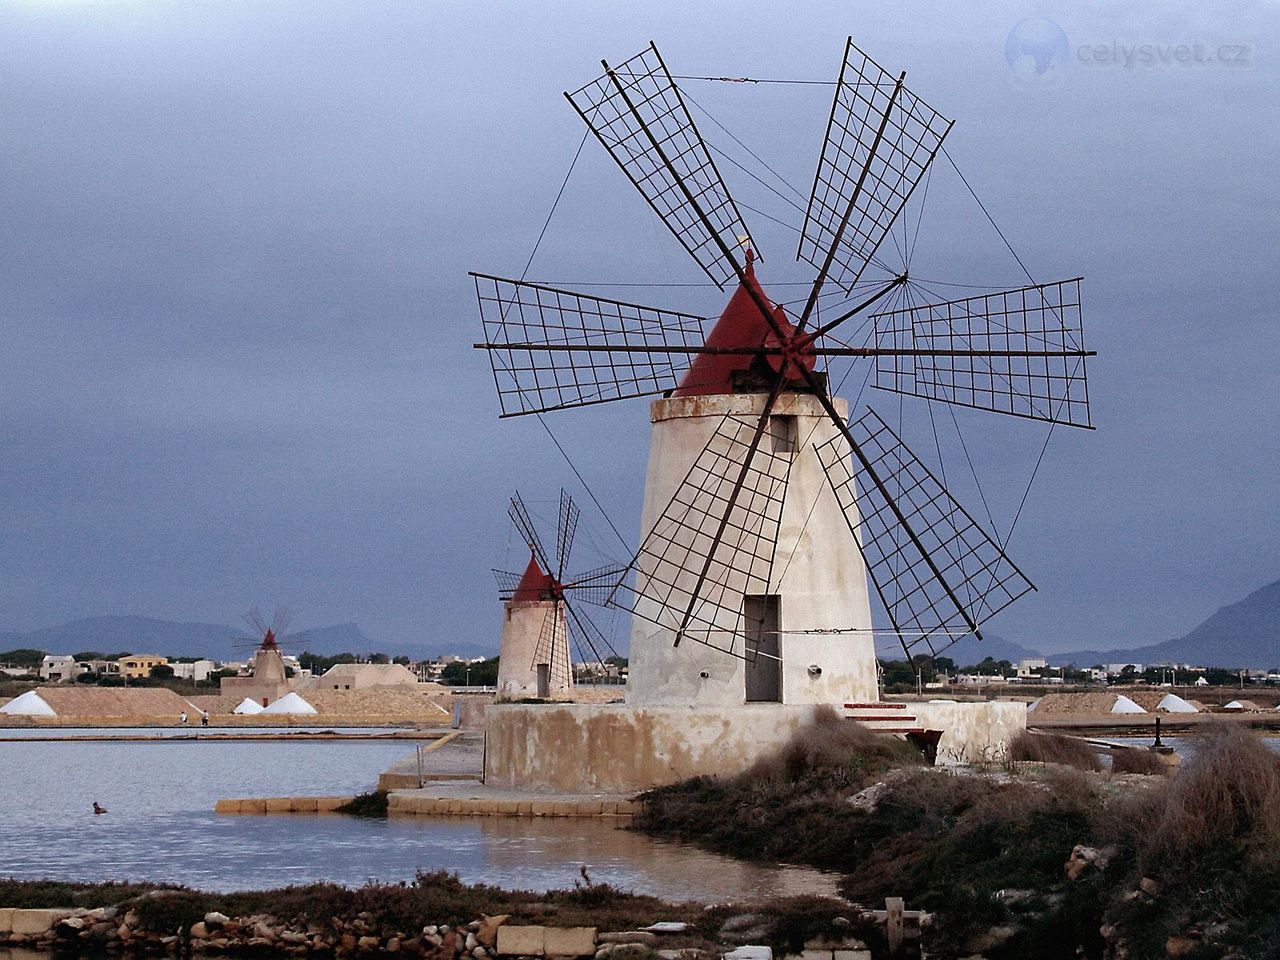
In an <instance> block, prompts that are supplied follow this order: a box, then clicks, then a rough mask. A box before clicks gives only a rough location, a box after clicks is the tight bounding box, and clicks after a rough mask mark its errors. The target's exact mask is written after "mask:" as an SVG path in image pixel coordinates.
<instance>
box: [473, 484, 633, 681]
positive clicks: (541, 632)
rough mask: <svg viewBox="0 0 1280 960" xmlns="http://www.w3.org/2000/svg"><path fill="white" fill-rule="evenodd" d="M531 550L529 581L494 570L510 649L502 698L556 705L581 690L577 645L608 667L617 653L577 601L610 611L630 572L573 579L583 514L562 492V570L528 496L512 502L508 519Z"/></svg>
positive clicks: (502, 670)
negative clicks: (572, 557)
mask: <svg viewBox="0 0 1280 960" xmlns="http://www.w3.org/2000/svg"><path fill="white" fill-rule="evenodd" d="M507 512H508V515H509V516H510V517H511V522H512V523H514V524H515V526H516V529H517V530H518V531H519V533H520V535H521V537H522V538H523V539H524V542H525V543H526V544H527V545H528V547H529V564H528V566H526V567H525V570H524V573H522V574H520V573H511V572H509V571H506V570H494V571H493V574H494V577H495V578H496V579H497V581H498V595H499V598H500V599H501V600H502V601H503V602H504V604H505V606H506V616H505V619H504V621H503V627H502V647H501V653H500V656H499V661H498V698H499V699H502V700H512V699H518V698H521V697H535V696H536V697H542V698H546V697H552V696H555V695H557V694H564V693H567V692H568V691H569V690H571V689H572V688H573V662H572V661H571V659H570V642H571V641H572V646H573V648H574V649H575V650H577V652H578V656H579V657H580V658H582V659H587V655H588V654H590V655H591V659H594V660H596V661H603V660H604V657H605V653H604V651H608V653H609V654H612V653H614V650H613V648H612V646H611V645H610V644H609V641H608V640H607V639H606V638H605V636H604V634H603V633H602V632H601V630H600V629H599V628H598V627H597V626H596V625H595V624H594V623H593V622H592V621H591V619H590V618H589V617H587V616H585V615H584V614H583V613H582V612H581V611H579V610H577V609H575V608H574V606H573V605H572V604H571V603H570V602H569V598H570V596H573V597H581V598H582V599H583V600H586V601H588V602H590V603H595V604H597V605H599V604H603V603H604V601H605V600H606V599H608V596H609V594H610V593H611V592H612V590H613V587H614V585H615V584H616V583H617V582H618V578H619V577H620V576H621V575H622V574H623V572H624V571H625V570H626V567H625V566H622V565H617V564H614V565H608V566H603V567H597V568H596V569H594V570H589V571H586V572H584V573H582V574H579V575H577V576H569V575H566V573H565V570H566V568H567V566H568V563H569V554H570V552H571V551H572V549H573V540H574V535H575V534H576V532H577V529H578V517H579V514H580V511H579V510H578V508H577V507H576V506H575V505H574V502H573V498H572V497H571V496H569V494H568V493H567V492H566V491H564V490H561V491H560V512H559V519H558V523H557V527H556V544H555V545H556V553H555V558H554V562H553V560H552V557H551V555H550V554H548V553H547V551H546V549H545V548H544V547H543V546H542V541H541V540H540V539H539V537H538V531H537V528H536V527H535V526H534V523H533V520H532V518H531V517H530V515H529V511H528V509H527V508H526V507H525V505H524V501H523V500H521V499H520V494H519V493H516V495H515V496H513V497H512V498H511V507H510V509H509V510H508V511H507Z"/></svg>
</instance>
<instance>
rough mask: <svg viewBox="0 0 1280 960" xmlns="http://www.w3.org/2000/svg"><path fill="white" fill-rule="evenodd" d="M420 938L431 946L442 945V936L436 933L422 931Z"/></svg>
mask: <svg viewBox="0 0 1280 960" xmlns="http://www.w3.org/2000/svg"><path fill="white" fill-rule="evenodd" d="M422 939H423V940H424V941H425V942H427V943H429V944H431V945H432V946H433V947H440V946H443V945H444V937H442V936H440V934H438V933H424V934H423V935H422Z"/></svg>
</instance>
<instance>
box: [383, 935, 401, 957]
mask: <svg viewBox="0 0 1280 960" xmlns="http://www.w3.org/2000/svg"><path fill="white" fill-rule="evenodd" d="M386 951H387V953H399V952H400V938H399V937H392V938H391V939H390V940H388V941H387V946H386Z"/></svg>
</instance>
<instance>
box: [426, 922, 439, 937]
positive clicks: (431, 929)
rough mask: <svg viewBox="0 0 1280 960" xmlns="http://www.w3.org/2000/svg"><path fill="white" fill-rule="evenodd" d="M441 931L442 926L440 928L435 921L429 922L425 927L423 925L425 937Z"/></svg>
mask: <svg viewBox="0 0 1280 960" xmlns="http://www.w3.org/2000/svg"><path fill="white" fill-rule="evenodd" d="M439 932H440V928H439V927H437V926H436V925H435V924H434V923H429V924H427V925H426V926H425V927H423V928H422V935H423V936H424V937H430V936H432V935H434V934H437V933H439Z"/></svg>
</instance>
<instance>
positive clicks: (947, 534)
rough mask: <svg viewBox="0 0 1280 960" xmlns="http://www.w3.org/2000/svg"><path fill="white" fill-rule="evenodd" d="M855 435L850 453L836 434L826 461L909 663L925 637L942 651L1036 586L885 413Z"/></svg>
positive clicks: (822, 452) (861, 424)
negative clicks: (888, 419) (950, 490)
mask: <svg viewBox="0 0 1280 960" xmlns="http://www.w3.org/2000/svg"><path fill="white" fill-rule="evenodd" d="M849 433H850V435H851V437H852V439H853V442H854V447H853V449H852V451H851V450H850V449H849V445H848V438H846V437H845V436H843V435H838V436H836V437H833V438H832V439H830V440H828V441H827V442H825V443H823V444H821V445H820V446H819V447H818V448H817V453H818V460H819V462H820V463H821V465H822V469H823V471H824V472H825V473H826V475H827V479H828V480H829V481H830V483H831V488H832V490H833V491H834V492H835V495H836V499H837V501H838V502H839V504H840V509H841V511H842V512H843V514H844V516H845V520H846V521H847V522H848V524H849V530H850V533H852V534H853V537H854V539H855V540H856V541H857V543H858V548H859V549H860V550H861V552H862V556H863V560H864V561H865V563H866V567H867V573H868V575H869V576H870V577H871V580H872V582H873V583H874V584H875V587H876V592H877V594H878V595H879V597H880V601H881V603H882V604H883V606H884V608H885V610H886V612H887V613H888V616H889V621H890V623H892V625H893V628H894V630H895V631H896V632H897V633H898V636H899V638H900V640H901V641H902V647H903V650H904V651H905V652H906V654H907V659H908V660H910V659H911V657H912V650H913V649H914V648H915V647H916V646H918V645H919V644H921V643H924V644H925V645H926V647H927V648H928V650H929V653H930V654H931V655H932V656H937V655H938V653H939V652H941V651H942V650H943V649H945V648H946V647H947V646H950V645H951V644H952V643H954V642H955V641H956V640H958V639H960V637H962V636H964V635H966V634H969V633H975V632H977V631H978V630H979V629H980V628H981V625H982V623H984V622H985V621H986V620H987V619H989V618H990V617H992V616H994V615H995V614H996V613H998V612H1000V611H1001V610H1003V609H1004V608H1005V607H1007V606H1008V605H1009V604H1011V603H1013V601H1015V600H1017V599H1018V598H1019V597H1021V596H1023V595H1024V594H1026V593H1028V592H1029V591H1031V590H1034V589H1035V587H1034V585H1033V584H1032V583H1031V581H1030V580H1028V579H1027V578H1026V576H1025V575H1024V574H1023V573H1022V571H1021V570H1019V569H1018V567H1017V565H1015V564H1014V563H1013V561H1012V560H1010V559H1009V558H1008V556H1006V554H1005V552H1004V550H1003V548H1002V547H1001V546H1000V545H999V544H998V543H996V541H995V540H994V539H992V538H991V537H990V536H989V535H988V534H987V533H986V532H985V531H984V530H983V529H982V528H981V527H980V526H979V525H978V524H977V522H976V521H974V519H973V517H972V516H970V515H969V513H968V512H967V511H966V510H965V509H964V508H963V507H962V506H960V504H959V503H958V502H957V501H956V500H955V498H954V497H952V496H951V494H949V493H948V492H947V491H946V489H945V488H944V487H943V486H942V484H941V483H940V482H938V479H937V478H936V477H935V476H934V475H933V473H932V472H931V471H930V470H929V468H928V467H926V466H925V465H924V464H923V463H922V462H921V461H920V459H919V458H918V457H916V456H915V454H913V453H912V452H911V451H910V450H908V449H907V447H906V446H905V445H904V444H903V442H902V440H901V438H899V437H898V435H897V434H896V433H894V431H893V430H892V429H891V428H890V427H889V425H888V424H887V423H885V422H884V420H883V419H881V418H880V416H879V414H877V413H876V412H875V411H874V410H871V409H869V408H868V410H867V412H866V413H865V414H863V415H862V416H861V417H860V418H858V419H857V420H853V421H851V422H850V423H849ZM886 478H891V479H886ZM908 530H910V532H912V533H914V534H915V536H914V537H912V536H909V535H908Z"/></svg>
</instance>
